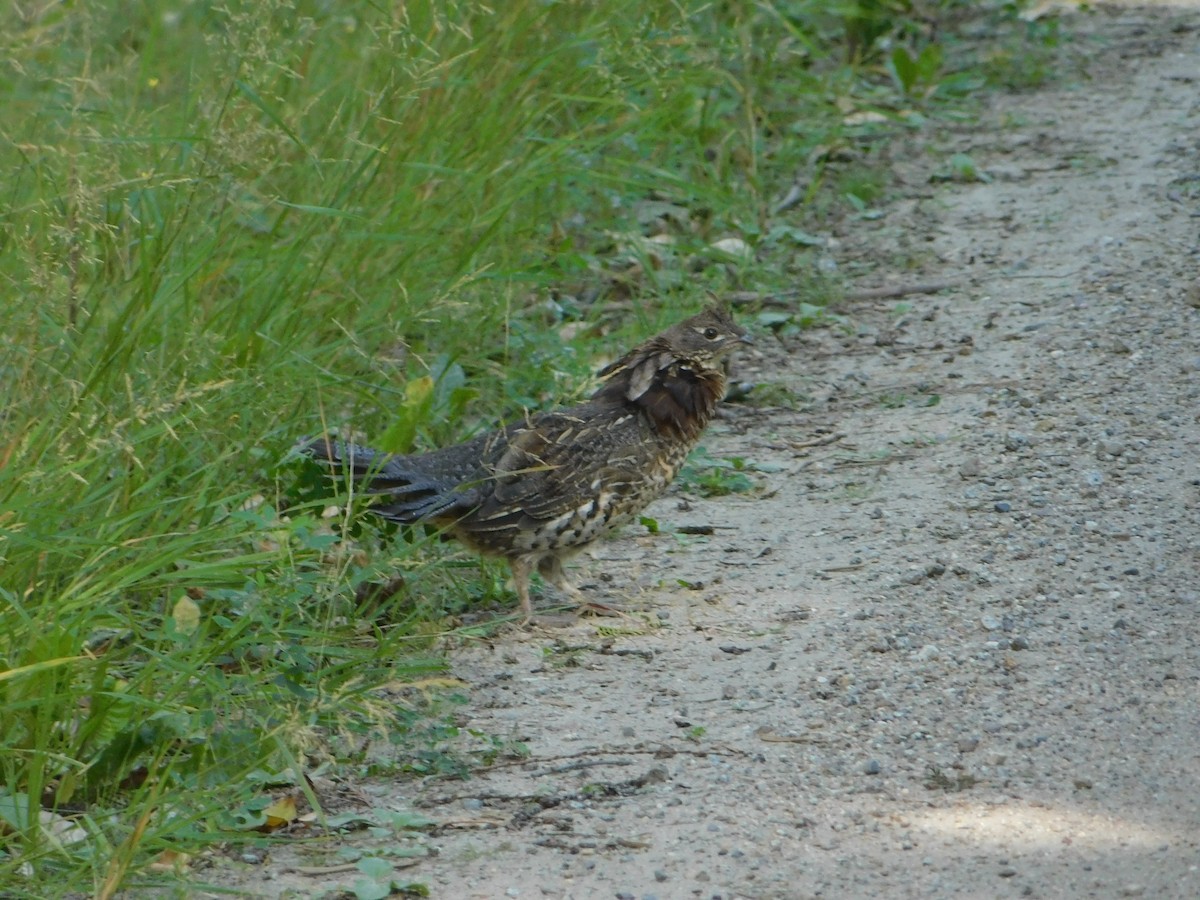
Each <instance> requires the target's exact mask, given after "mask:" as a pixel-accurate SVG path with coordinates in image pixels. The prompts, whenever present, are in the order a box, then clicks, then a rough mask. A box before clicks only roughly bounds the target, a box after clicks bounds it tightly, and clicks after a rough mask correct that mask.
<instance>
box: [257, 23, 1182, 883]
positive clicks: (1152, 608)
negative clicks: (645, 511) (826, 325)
mask: <svg viewBox="0 0 1200 900" xmlns="http://www.w3.org/2000/svg"><path fill="white" fill-rule="evenodd" d="M1072 29H1073V30H1075V31H1077V32H1079V33H1081V34H1082V35H1083V36H1082V37H1081V38H1079V40H1081V41H1083V42H1086V43H1087V45H1088V46H1089V47H1090V48H1091V51H1090V52H1091V59H1090V62H1089V63H1088V66H1087V69H1088V73H1089V75H1090V80H1083V79H1081V80H1079V81H1078V82H1076V83H1073V84H1071V85H1070V86H1062V85H1060V86H1056V87H1054V88H1050V89H1046V90H1043V91H1040V92H1036V93H1031V94H1023V95H1012V96H999V97H996V98H995V100H994V102H993V103H992V104H991V107H990V111H989V112H988V114H987V115H986V116H985V118H984V120H983V121H982V122H979V123H974V124H972V125H971V126H970V127H966V126H964V127H963V129H962V130H961V131H960V132H959V133H957V134H953V135H950V136H949V137H947V138H946V140H945V141H940V142H939V143H938V145H937V146H936V147H932V148H927V149H928V150H929V152H928V153H926V154H923V153H921V152H920V151H919V150H918V149H913V148H910V150H911V155H910V156H906V157H905V158H899V155H898V156H897V159H896V160H895V163H896V165H897V167H898V170H899V171H900V172H901V175H902V177H903V178H904V180H905V184H906V189H905V190H904V194H905V197H904V199H902V200H901V201H899V202H897V203H895V204H892V205H890V206H889V207H888V208H887V214H886V216H885V217H884V218H883V219H881V220H879V221H872V222H862V221H856V222H851V223H848V224H847V227H846V228H845V229H844V233H842V234H840V235H839V236H838V243H837V246H836V247H835V248H834V249H833V251H832V255H833V256H834V257H835V258H836V259H837V260H838V262H839V264H840V265H841V266H843V267H853V268H854V269H855V270H859V269H862V268H869V269H870V270H871V271H873V272H874V273H876V278H875V282H874V283H881V282H885V283H895V284H910V283H912V282H915V281H934V280H951V281H954V282H955V285H956V286H955V287H952V288H950V289H948V290H945V291H942V292H941V293H940V294H937V295H932V296H912V297H907V298H905V299H903V300H901V301H897V300H895V299H885V300H860V301H857V302H850V303H847V304H846V306H845V307H844V308H843V309H842V310H841V312H842V313H843V314H844V315H846V316H847V317H848V320H849V321H850V322H852V323H853V333H847V332H846V331H844V330H839V329H836V328H831V329H823V330H817V331H812V332H806V333H805V334H803V335H801V336H800V337H799V338H795V339H789V340H786V341H782V342H776V343H774V344H771V345H768V346H762V345H760V347H759V348H758V349H756V350H754V351H753V352H751V353H749V354H744V355H743V357H742V358H741V359H740V360H739V362H738V371H739V377H743V378H745V379H746V380H748V381H760V380H765V381H771V382H779V383H781V384H783V385H786V386H787V387H788V388H789V389H790V390H792V391H794V392H796V393H797V394H798V395H801V396H803V397H805V398H806V400H805V402H804V403H803V404H802V405H801V408H799V409H796V410H786V409H769V410H764V409H754V408H751V407H749V406H743V405H734V406H730V407H728V409H727V410H726V412H725V414H724V415H723V417H722V419H721V420H720V422H718V424H717V425H716V426H715V427H714V429H713V433H712V434H711V436H710V437H709V439H708V440H707V442H706V443H707V445H708V447H709V450H710V452H711V454H712V455H713V456H717V457H723V456H733V455H736V456H742V457H745V458H746V459H747V460H750V461H753V462H755V463H758V464H762V465H763V466H764V468H766V469H768V470H770V471H767V472H765V473H763V474H759V475H756V476H755V477H756V478H757V479H758V481H759V483H760V487H761V490H760V491H759V492H757V493H756V494H749V495H747V494H740V495H732V496H726V497H719V498H712V499H707V500H706V499H697V498H696V497H694V496H688V497H686V498H685V497H683V496H682V495H678V494H673V495H671V496H669V497H667V498H666V499H664V500H662V501H660V502H659V503H658V504H656V505H655V506H654V507H653V508H652V511H651V514H652V515H653V516H654V517H655V518H656V519H657V520H658V521H659V523H660V525H661V527H662V531H661V532H660V533H659V534H656V535H647V534H644V533H638V532H640V531H641V529H628V530H627V531H626V532H625V533H624V534H623V535H621V536H619V537H617V538H616V539H614V540H612V541H608V542H606V543H604V544H603V545H601V546H600V547H599V548H598V550H597V551H596V553H595V554H593V555H594V557H595V559H594V560H591V561H587V564H586V573H587V574H586V575H585V577H584V578H583V581H584V582H585V583H586V582H587V581H588V580H589V579H591V580H599V579H600V578H601V576H602V575H604V576H608V577H609V578H610V580H608V581H605V582H604V583H603V590H604V592H605V593H606V594H607V595H608V596H616V597H620V598H623V599H624V600H625V602H626V603H627V604H628V605H629V606H631V607H633V608H634V609H638V610H644V611H646V612H647V613H648V617H649V618H650V619H652V620H656V621H657V627H653V628H652V627H646V628H643V629H640V631H641V632H642V633H640V634H639V633H634V632H636V631H638V630H639V629H629V628H628V627H627V626H626V625H623V624H622V623H620V622H613V621H611V620H602V621H599V622H597V621H596V620H590V621H585V622H582V623H579V624H577V625H572V626H571V627H568V628H564V629H557V630H552V631H540V632H536V633H534V634H531V635H522V634H519V633H512V634H508V635H505V636H504V637H502V638H501V639H500V640H498V641H495V642H492V643H490V644H488V645H487V646H474V647H468V648H464V649H462V650H460V651H458V652H456V653H455V655H454V658H453V667H454V671H455V674H456V675H457V676H458V677H460V678H461V679H462V680H463V681H465V682H466V683H468V684H469V685H470V686H471V688H470V696H471V703H470V705H469V706H468V707H467V708H466V711H465V715H464V723H465V724H466V725H467V726H468V727H470V728H475V729H479V730H480V731H482V732H485V733H488V734H498V735H501V736H503V737H507V738H512V739H514V740H520V741H523V742H525V743H526V744H527V745H528V747H529V749H530V751H531V754H532V755H531V757H530V758H529V759H528V760H527V761H525V762H524V763H513V762H506V763H502V764H501V765H499V766H497V767H495V768H493V769H491V770H489V771H487V772H484V773H481V774H480V775H479V776H477V777H475V778H473V779H472V780H470V781H468V782H449V781H430V782H428V783H425V784H420V783H416V784H414V783H411V782H409V783H392V782H388V783H379V784H371V785H365V786H362V788H361V791H362V801H363V804H364V806H365V807H378V808H395V809H412V808H414V807H415V808H417V809H419V810H421V811H422V812H423V813H425V814H426V815H428V816H429V817H430V818H432V819H434V820H436V821H438V822H439V823H440V827H438V828H435V829H432V830H429V831H426V832H423V833H418V834H416V835H414V836H413V837H412V838H411V843H412V844H413V845H414V846H416V845H419V846H423V847H425V848H426V849H428V850H430V851H433V855H430V856H429V857H427V858H425V859H423V860H422V861H420V862H419V863H418V864H417V865H415V866H413V867H412V868H409V869H406V870H404V871H398V872H397V876H396V877H397V878H398V879H400V880H406V879H413V880H417V881H421V882H424V883H426V884H428V885H429V887H430V889H431V891H432V893H433V896H435V897H445V898H474V897H480V898H491V897H521V898H545V897H549V898H590V897H605V898H612V897H617V898H640V900H649V898H658V900H668V898H693V897H699V898H705V900H708V898H722V900H733V898H756V900H757V898H762V900H766V898H807V897H838V898H844V897H887V898H893V897H922V898H928V897H981V898H991V897H997V898H1003V897H1043V898H1044V897H1135V896H1145V897H1156V898H1174V897H1178V898H1193V897H1197V896H1200V624H1198V621H1197V612H1198V608H1200V16H1198V15H1197V14H1196V12H1195V11H1192V12H1191V13H1187V12H1186V11H1180V10H1160V11H1157V12H1149V11H1146V10H1138V9H1131V8H1124V9H1120V10H1112V9H1110V10H1101V11H1100V12H1098V13H1096V14H1094V15H1092V16H1090V17H1086V18H1077V19H1074V20H1073V21H1072ZM952 153H967V154H969V155H970V156H971V158H972V159H973V160H974V161H975V162H976V164H977V165H979V166H980V167H981V168H982V169H983V171H984V172H985V173H987V175H988V176H989V177H990V179H991V180H990V181H989V182H987V183H971V184H962V183H931V182H930V180H929V175H930V173H931V171H934V170H935V169H936V168H937V167H938V166H939V165H941V164H942V163H943V162H944V160H945V159H946V158H947V157H948V156H949V155H950V154H952ZM902 260H903V261H907V262H906V263H905V264H906V265H909V266H911V265H912V261H913V260H916V261H918V262H919V263H920V266H919V268H918V269H916V270H911V269H910V271H908V272H906V273H904V274H903V275H901V274H895V273H898V272H899V271H900V269H899V265H900V261H902ZM898 304H901V305H900V306H899V308H898ZM684 525H688V526H694V525H714V526H716V532H715V534H714V535H713V536H711V537H704V536H679V535H677V534H673V533H670V532H671V531H672V530H673V529H674V528H676V527H678V526H684ZM622 629H625V630H626V631H629V632H631V633H621V630H622ZM407 840H409V839H398V838H396V837H394V836H389V837H386V838H381V837H379V836H378V835H376V836H372V835H371V834H370V833H368V832H357V833H353V834H350V835H348V836H347V837H346V839H345V842H346V844H347V845H349V846H351V847H354V846H359V847H362V848H364V849H365V848H374V847H383V846H386V847H391V848H394V847H396V846H398V845H403V844H405V843H406V841H407ZM303 852H304V850H303V848H299V847H298V848H295V849H289V848H281V849H280V850H279V851H277V852H273V853H272V855H271V857H270V858H269V859H267V860H266V861H265V862H264V864H263V865H261V866H254V867H251V868H250V869H249V870H247V871H245V872H243V873H242V876H239V877H238V878H237V879H235V880H236V881H239V882H240V884H241V886H242V888H243V889H245V890H249V891H250V892H251V893H254V894H258V895H262V896H272V897H274V896H281V895H283V896H297V897H298V896H319V895H321V894H323V893H324V892H325V891H327V890H330V889H333V888H335V887H338V886H341V887H347V886H349V885H351V884H352V883H353V882H354V880H355V876H354V874H353V873H350V874H347V873H345V872H343V873H340V874H330V875H326V876H324V877H321V876H315V875H310V874H300V873H298V872H296V871H295V870H294V869H292V868H291V867H292V866H293V865H294V864H296V863H302V862H305V857H304V856H303Z"/></svg>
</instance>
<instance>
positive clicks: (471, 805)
mask: <svg viewBox="0 0 1200 900" xmlns="http://www.w3.org/2000/svg"><path fill="white" fill-rule="evenodd" d="M462 804H463V809H469V810H470V811H471V812H479V810H481V809H483V801H482V800H478V799H476V798H474V797H471V798H470V799H468V800H464V801H463V802H462Z"/></svg>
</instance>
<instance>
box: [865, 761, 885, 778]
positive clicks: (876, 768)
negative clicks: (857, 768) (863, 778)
mask: <svg viewBox="0 0 1200 900" xmlns="http://www.w3.org/2000/svg"><path fill="white" fill-rule="evenodd" d="M881 771H883V767H882V766H880V765H879V760H877V759H869V760H867V764H866V765H865V766H863V774H864V775H878V774H879V773H880V772H881Z"/></svg>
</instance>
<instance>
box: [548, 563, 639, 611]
mask: <svg viewBox="0 0 1200 900" xmlns="http://www.w3.org/2000/svg"><path fill="white" fill-rule="evenodd" d="M538 574H540V575H541V576H542V577H543V578H544V579H546V580H547V581H548V582H550V583H551V584H552V585H554V587H556V588H558V589H559V590H560V591H562V592H563V593H564V594H566V595H567V597H568V598H569V599H570V600H571V602H572V603H574V604H575V606H576V607H577V608H578V610H579V611H580V612H590V613H593V614H595V615H598V616H623V615H624V614H625V613H624V612H622V611H621V610H620V609H619V608H617V607H615V606H610V605H609V604H607V603H599V602H597V601H595V600H589V599H588V598H587V595H586V594H584V593H583V591H581V590H580V589H579V588H577V587H575V585H574V584H572V583H571V580H570V579H569V578H568V577H567V572H566V570H565V569H564V568H563V564H562V557H560V556H556V555H551V556H543V557H542V558H541V559H540V560H538Z"/></svg>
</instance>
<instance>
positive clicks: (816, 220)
mask: <svg viewBox="0 0 1200 900" xmlns="http://www.w3.org/2000/svg"><path fill="white" fill-rule="evenodd" d="M103 7H104V5H103V4H101V5H98V6H97V5H80V4H51V3H18V4H13V5H11V6H10V7H8V8H7V10H6V11H5V12H4V13H0V47H2V50H3V53H2V55H0V59H2V62H0V94H2V95H3V97H4V101H3V105H2V108H0V172H2V177H0V192H2V193H0V196H2V198H3V202H2V203H0V290H2V291H3V302H0V379H2V382H0V383H2V386H3V390H2V392H0V894H4V895H6V896H7V895H9V893H10V892H15V893H14V894H13V895H14V896H15V895H20V896H62V895H68V894H75V895H80V896H85V895H92V896H97V897H108V896H112V895H113V894H114V893H116V892H117V891H118V890H123V889H126V888H136V887H138V886H146V885H154V884H159V883H161V882H163V881H170V880H171V879H172V878H174V877H176V875H175V874H174V873H175V872H176V871H177V870H178V869H179V868H181V867H182V868H186V867H187V865H188V863H187V859H188V858H189V857H191V858H193V859H194V858H195V857H196V856H197V855H202V854H203V853H204V852H205V851H207V850H210V849H221V850H225V849H227V848H230V847H232V848H239V847H244V846H248V845H253V844H255V843H258V842H262V841H266V840H270V839H271V838H270V832H271V831H272V830H273V829H275V828H278V827H280V826H283V825H287V824H288V823H290V822H292V821H294V819H295V818H296V815H297V813H296V807H295V805H292V806H286V805H284V806H281V805H279V802H278V798H279V797H280V796H281V794H290V795H291V796H293V797H295V798H299V803H300V806H301V807H304V806H305V805H306V804H307V806H308V808H310V809H313V810H315V811H316V815H317V819H318V821H319V817H320V807H321V804H320V798H319V797H318V796H317V795H316V793H315V791H314V788H313V786H312V783H311V782H310V781H309V779H308V778H307V777H306V775H308V774H312V773H314V772H316V771H336V772H339V773H342V774H343V775H344V774H346V773H350V774H355V775H363V774H370V773H386V774H389V775H392V776H399V775H401V774H403V773H405V772H408V773H415V774H445V775H464V774H466V773H468V772H469V770H470V768H471V767H472V766H475V765H484V764H487V763H489V762H491V761H492V760H494V759H495V758H496V757H497V756H499V755H505V754H519V753H520V752H521V748H520V747H509V746H504V745H501V744H498V743H497V742H496V741H495V740H494V739H493V738H491V737H490V736H488V735H472V734H462V733H461V732H460V730H459V729H458V728H457V727H456V726H455V725H454V719H453V715H452V713H453V707H454V705H455V703H456V699H457V695H456V691H457V688H456V686H455V685H454V684H453V682H452V681H450V680H449V679H448V678H446V676H445V674H444V671H443V666H442V664H441V661H440V657H439V650H440V648H441V646H442V643H443V642H444V641H445V640H446V639H447V638H449V637H453V638H455V639H467V638H470V637H471V636H473V635H477V634H479V633H481V632H482V631H484V630H486V629H487V628H488V627H493V625H494V623H495V617H485V619H484V621H487V622H490V623H491V624H478V621H479V617H478V616H475V617H474V618H471V617H470V616H468V614H469V613H471V611H472V610H478V608H479V607H480V606H486V607H489V608H491V609H494V610H496V611H497V612H496V616H500V617H502V616H503V614H504V610H506V609H507V608H508V607H509V605H511V597H510V596H509V590H508V588H507V587H506V585H505V582H504V571H503V567H501V566H499V565H495V564H491V563H488V562H480V561H478V560H475V559H474V558H472V557H470V556H469V555H467V554H463V553H459V552H456V551H454V550H453V549H448V548H441V547H440V546H438V543H437V541H436V539H433V538H430V537H428V536H425V535H421V534H407V533H395V532H387V531H386V530H380V529H378V528H377V527H376V526H375V525H374V524H373V523H371V522H369V521H364V520H362V519H361V518H357V517H351V515H350V514H349V513H347V512H346V511H344V510H341V509H340V508H338V509H335V510H331V509H330V507H329V504H328V502H327V501H326V500H325V499H324V495H326V494H328V485H326V484H322V483H319V482H318V481H316V480H315V477H314V474H313V473H312V472H311V471H308V470H305V469H304V468H303V467H301V466H300V465H299V464H298V463H297V462H296V461H295V460H294V459H292V458H291V457H290V456H289V449H290V448H291V447H292V445H293V444H294V443H295V441H296V440H297V438H299V437H300V436H303V435H312V434H317V433H320V432H321V431H322V430H323V429H325V428H340V429H342V430H343V432H344V433H346V430H347V429H354V430H356V433H357V434H359V435H361V436H369V437H370V439H371V442H372V443H373V444H375V445H376V446H381V447H383V448H384V449H389V450H395V451H403V450H408V449H410V448H427V447H430V446H433V445H435V444H438V443H442V442H446V441H451V440H456V439H460V438H463V437H466V436H469V435H470V434H471V433H473V432H474V431H477V430H478V429H480V428H484V427H488V426H490V425H492V424H494V423H495V422H496V421H497V420H499V419H503V418H507V417H511V416H512V415H516V414H519V412H520V410H522V409H523V408H538V407H542V406H545V405H551V404H555V403H558V402H562V401H564V400H569V399H573V398H576V397H578V396H580V395H582V394H583V393H584V392H586V390H587V386H588V381H587V378H588V375H589V373H590V372H592V371H594V369H595V368H597V366H598V362H599V360H600V359H601V358H603V357H604V356H605V355H606V354H611V353H613V352H614V351H616V350H617V349H618V348H620V347H622V346H624V345H625V344H627V343H628V342H629V341H631V340H634V339H636V338H637V337H641V336H644V335H645V334H647V333H648V332H650V331H651V330H653V329H654V328H656V327H658V326H660V325H662V324H663V323H665V322H668V321H671V320H673V319H676V318H678V317H680V316H681V315H683V314H685V313H687V312H691V311H693V310H694V309H696V308H697V307H698V306H699V305H700V304H702V303H703V302H704V297H705V292H706V291H713V292H716V293H717V294H727V293H729V292H733V291H736V292H740V293H741V294H743V295H750V294H752V293H754V292H757V293H759V294H761V295H763V296H770V297H777V298H783V299H784V300H786V303H785V304H775V305H772V306H770V307H768V308H765V309H761V310H760V308H759V307H756V306H754V305H753V304H750V305H748V306H747V307H746V309H745V317H746V318H747V320H748V321H749V322H750V323H751V324H754V325H755V326H756V327H757V328H759V329H760V330H761V331H763V332H767V331H768V330H770V329H775V330H779V329H789V328H798V327H802V326H804V325H807V324H811V323H812V322H814V321H819V320H820V319H821V318H822V317H823V316H824V313H823V307H824V304H825V303H826V302H827V301H828V300H829V299H830V298H831V297H836V296H837V293H838V290H839V277H840V276H839V273H838V272H837V271H836V270H835V269H834V268H833V267H832V260H831V257H830V255H829V253H828V249H827V240H826V237H825V236H824V235H823V234H822V228H823V225H822V223H824V222H828V221H830V220H831V219H837V220H842V219H847V218H849V219H853V218H855V217H861V218H870V217H871V216H872V215H875V214H876V213H875V211H876V210H877V209H878V207H879V205H880V204H882V203H884V202H885V201H886V198H887V195H888V191H889V180H888V174H887V165H886V160H887V151H888V147H889V144H890V143H891V142H892V141H893V140H894V139H895V138H896V137H897V136H898V135H909V134H911V133H913V132H919V131H920V130H921V129H923V128H929V127H931V123H938V122H944V121H952V120H953V118H954V117H956V116H961V115H964V114H966V113H967V112H969V109H970V103H971V98H972V96H973V95H975V94H976V93H978V92H979V91H982V90H985V89H986V87H987V85H988V83H989V81H991V82H995V81H997V80H1001V81H1009V82H1015V83H1025V82H1027V81H1029V80H1031V79H1032V80H1036V79H1037V78H1042V77H1046V75H1047V74H1048V73H1049V72H1050V71H1051V68H1052V65H1053V61H1054V59H1055V53H1056V46H1057V34H1056V33H1055V32H1054V30H1053V28H1052V26H1050V25H1048V24H1047V23H1043V22H1033V23H1028V22H1024V21H1021V20H1019V19H1018V18H1017V17H1016V15H1015V13H1016V10H1015V9H1014V8H1010V6H1008V5H1004V4H978V3H968V2H952V0H943V2H940V3H939V2H925V3H919V2H916V0H912V2H907V0H859V2H849V0H848V2H844V3H826V2H815V0H792V2H778V3H770V2H765V3H751V2H740V0H734V2H727V3H699V2H682V3H675V4H666V3H664V4H648V3H635V2H627V0H605V2H597V3H566V2H564V3H550V2H540V0H539V2H533V0H529V2H526V0H515V2H511V3H504V4H493V5H492V7H490V8H488V7H485V6H484V5H482V4H477V3H466V2H462V3H456V2H433V0H429V2H412V3H404V4H387V3H385V4H367V3H318V2H307V0H295V2H286V3H285V2H267V3H252V4H251V3H246V4H242V3H236V2H235V3H228V4H219V3H210V2H204V0H197V2H182V0H146V2H143V3H140V4H133V5H124V6H121V7H120V8H119V10H118V8H117V7H116V6H113V7H112V8H109V9H105V8H103ZM962 29H974V30H975V33H976V36H978V34H979V33H983V32H984V31H986V32H987V33H988V34H989V37H988V39H987V43H986V48H987V49H986V52H985V53H984V55H983V56H982V57H980V56H979V55H978V46H979V44H978V43H975V44H974V45H973V46H974V47H975V50H976V52H975V53H974V55H970V56H968V55H967V54H966V53H965V52H964V51H963V49H962V48H963V46H965V45H963V44H961V42H960V41H959V39H958V37H956V35H957V34H959V33H960V31H961V30H962ZM1031 38H1032V40H1031ZM951 165H952V166H953V170H954V173H955V174H956V176H957V177H968V176H969V174H970V173H971V172H972V171H973V167H972V165H971V164H970V160H969V159H967V160H958V161H957V162H953V163H951ZM964 173H967V174H964ZM756 317H757V319H756ZM739 470H740V467H739ZM698 477H699V476H697V478H698ZM730 477H733V476H729V475H725V476H724V480H726V481H727V480H728V479H729V478H730ZM742 477H743V478H744V477H745V476H742ZM381 551H382V552H381ZM465 617H466V618H465ZM469 622H475V624H469ZM397 827H399V826H397ZM198 877H203V876H202V875H201V876H198ZM385 888H387V889H390V887H388V886H387V885H385ZM380 896H383V894H380Z"/></svg>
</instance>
